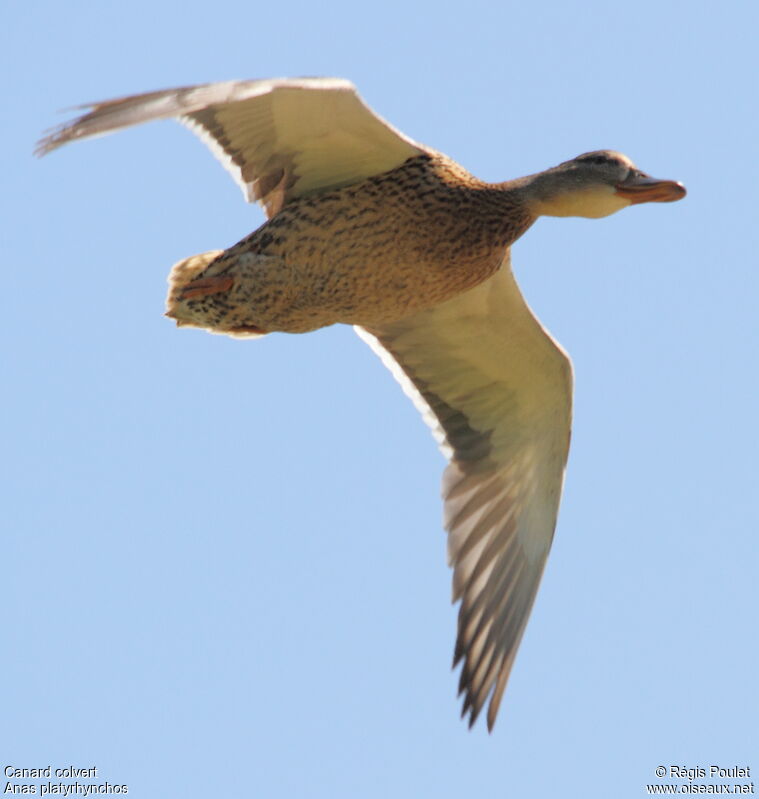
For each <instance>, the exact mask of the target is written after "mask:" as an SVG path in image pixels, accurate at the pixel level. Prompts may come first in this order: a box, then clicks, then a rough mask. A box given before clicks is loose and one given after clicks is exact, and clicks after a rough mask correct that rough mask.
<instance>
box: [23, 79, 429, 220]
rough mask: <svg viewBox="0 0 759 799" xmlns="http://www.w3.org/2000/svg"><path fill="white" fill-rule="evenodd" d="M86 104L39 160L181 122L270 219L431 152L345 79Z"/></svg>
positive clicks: (53, 135) (227, 85)
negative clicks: (92, 141)
mask: <svg viewBox="0 0 759 799" xmlns="http://www.w3.org/2000/svg"><path fill="white" fill-rule="evenodd" d="M81 107H82V108H90V109H91V110H90V111H89V113H87V114H85V115H83V116H81V117H79V118H78V119H75V120H73V121H72V122H69V123H66V124H64V125H61V126H60V127H58V128H56V129H54V130H53V131H51V132H50V133H49V135H48V136H46V137H45V138H43V139H42V140H40V142H39V143H38V144H37V149H36V153H37V154H38V155H45V154H46V153H49V152H51V151H52V150H55V149H56V148H57V147H60V146H61V145H63V144H66V143H68V142H70V141H74V140H75V139H83V138H87V137H89V136H98V135H101V134H104V133H110V132H112V131H116V130H120V129H121V128H126V127H129V126H131V125H138V124H140V123H142V122H150V121H151V120H154V119H169V118H176V119H177V120H178V121H179V122H182V123H183V124H185V125H186V126H187V127H189V128H190V130H192V131H193V132H194V133H196V134H197V135H198V136H199V137H200V138H201V139H202V140H203V141H204V142H205V143H206V144H207V145H208V147H209V148H210V149H211V151H212V152H213V154H214V155H215V156H216V157H217V158H218V159H219V161H221V163H222V164H223V165H224V167H225V168H226V169H227V170H228V171H229V172H230V173H231V174H232V176H233V177H234V179H235V181H236V182H237V184H238V185H239V186H240V187H241V188H242V191H243V194H244V195H245V198H246V199H247V200H248V202H259V203H261V205H262V206H263V207H264V210H265V211H266V214H267V216H269V217H271V216H273V215H274V214H276V213H277V211H279V210H280V209H281V208H282V206H283V205H284V204H285V203H287V202H289V201H290V200H292V199H294V198H296V197H302V196H304V195H307V194H310V193H312V192H316V191H322V190H326V189H333V188H338V187H340V186H346V185H349V184H351V183H356V182H359V181H361V180H364V179H365V178H367V177H371V176H372V175H377V174H380V173H382V172H387V171H389V170H391V169H395V168H396V167H398V166H400V165H401V164H402V163H403V162H404V161H406V160H407V159H408V158H413V157H415V156H418V155H422V154H424V153H426V152H428V150H426V149H425V148H424V147H423V146H421V145H419V144H417V143H415V142H414V141H412V140H411V139H409V138H408V137H406V136H404V135H403V134H402V133H401V132H400V131H398V130H396V129H395V128H394V127H393V126H392V125H390V124H389V123H387V122H385V120H383V119H382V118H381V117H379V116H378V115H377V114H375V113H374V112H373V111H372V110H371V109H370V108H369V107H368V106H367V105H366V104H365V103H364V101H363V100H362V99H361V97H360V96H359V94H358V92H357V90H356V87H355V86H354V85H353V84H352V83H351V82H350V81H347V80H343V79H341V78H300V79H294V80H291V79H285V78H282V79H274V80H245V81H227V82H224V83H208V84H204V85H199V86H188V87H184V88H179V89H165V90H163V91H157V92H149V93H147V94H138V95H133V96H131V97H122V98H120V99H116V100H107V101H105V102H100V103H91V104H88V105H86V106H81Z"/></svg>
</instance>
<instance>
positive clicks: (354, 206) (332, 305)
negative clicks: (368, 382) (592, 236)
mask: <svg viewBox="0 0 759 799" xmlns="http://www.w3.org/2000/svg"><path fill="white" fill-rule="evenodd" d="M532 221H533V218H532V217H531V216H530V214H529V213H528V212H527V211H526V210H525V209H524V208H523V207H522V206H521V205H519V204H518V203H516V202H515V200H514V199H513V197H510V196H509V194H508V192H505V191H503V190H502V189H499V188H498V187H497V186H494V185H491V184H487V183H484V182H482V181H479V180H477V179H476V178H474V177H473V176H472V175H470V174H469V173H468V172H466V170H464V169H462V168H461V167H460V166H458V165H457V164H456V163H455V162H453V161H451V160H450V159H448V158H446V157H445V156H442V155H437V154H434V155H424V156H419V157H417V158H412V159H409V160H408V161H407V162H406V163H404V164H403V165H402V166H401V167H399V168H398V169H395V170H393V171H391V172H386V173H383V174H381V175H377V176H375V177H372V178H369V179H368V180H365V181H363V182H361V183H358V184H355V185H352V186H346V187H344V188H341V189H337V190H334V191H330V192H326V193H315V194H313V195H310V196H306V197H302V198H299V199H297V200H295V201H294V202H291V203H289V204H288V205H286V206H285V207H284V208H283V209H282V210H281V211H280V212H279V213H278V214H276V215H275V216H274V217H273V218H272V219H271V220H269V221H268V222H267V223H266V224H264V225H263V226H262V227H260V228H259V229H258V230H256V231H255V232H254V233H252V234H251V235H250V236H248V237H247V238H245V239H243V240H242V241H241V242H239V243H238V244H236V245H235V246H234V247H231V248H230V249H229V250H227V251H225V252H224V253H223V255H222V256H220V258H219V259H217V261H216V262H214V264H212V265H211V266H210V267H209V269H208V270H207V272H208V273H209V274H214V273H215V274H220V273H222V272H223V273H227V272H228V273H230V274H234V273H235V270H236V265H237V262H238V261H239V260H240V258H241V256H244V260H245V261H246V263H247V265H248V269H247V273H246V277H245V280H246V281H251V280H253V282H254V283H255V282H257V283H258V285H257V286H255V285H249V286H247V287H246V290H245V291H244V292H241V293H240V297H243V296H244V297H245V303H246V304H247V303H249V304H250V308H249V312H250V323H251V324H255V325H257V326H258V327H261V328H263V329H266V330H285V331H290V332H303V331H305V330H312V329H315V328H317V327H323V326H325V325H329V324H333V323H335V322H346V323H350V324H362V325H371V324H377V323H381V322H387V321H392V320H395V319H400V318H402V317H404V316H407V315H408V314H409V313H412V312H414V311H416V310H420V309H422V308H427V307H431V306H433V305H437V304H439V303H441V302H444V301H445V300H447V299H450V298H452V297H454V296H456V295H458V294H460V293H461V292H463V291H466V290H467V289H469V288H472V287H474V286H475V285H477V284H479V283H481V282H482V281H483V280H485V279H487V278H488V277H490V275H492V274H493V273H494V272H495V270H496V269H497V268H498V266H499V265H500V263H501V261H502V260H503V256H504V254H505V251H506V249H507V247H508V246H509V245H510V244H511V243H512V242H513V241H514V240H515V239H516V238H518V237H519V236H520V235H521V234H522V233H523V232H524V231H525V230H526V229H527V228H528V227H529V226H530V224H531V223H532ZM252 254H260V255H265V256H277V257H278V259H280V260H279V261H276V260H272V259H271V258H269V259H268V260H267V261H265V263H266V268H262V269H261V270H260V274H258V275H257V277H255V278H251V277H250V268H249V266H250V256H251V255H252ZM277 262H279V263H280V264H281V269H282V270H283V271H285V272H286V274H287V278H286V279H287V280H288V281H290V282H292V283H294V285H293V286H292V291H291V292H288V293H287V297H288V300H287V303H285V304H283V303H282V302H278V303H277V304H276V306H275V305H272V304H271V303H270V302H269V298H270V295H271V292H270V291H269V290H268V288H269V286H268V285H267V284H268V283H269V281H271V282H274V283H277V284H278V285H281V283H282V279H283V276H282V275H274V274H273V273H272V271H271V270H272V269H273V267H272V263H277ZM278 296H279V297H280V299H281V297H282V294H281V293H280V295H278ZM207 299H208V300H211V298H207ZM225 301H226V302H228V298H227V299H226V300H225ZM238 316H239V313H238Z"/></svg>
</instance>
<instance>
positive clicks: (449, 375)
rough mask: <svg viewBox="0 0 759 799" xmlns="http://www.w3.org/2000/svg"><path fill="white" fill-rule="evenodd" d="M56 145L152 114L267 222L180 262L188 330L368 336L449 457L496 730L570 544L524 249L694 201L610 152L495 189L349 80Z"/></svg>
mask: <svg viewBox="0 0 759 799" xmlns="http://www.w3.org/2000/svg"><path fill="white" fill-rule="evenodd" d="M90 107H91V109H92V110H91V111H90V113H87V114H86V115H84V116H82V117H81V118H79V119H77V120H75V121H73V122H72V123H70V124H68V125H64V126H62V127H61V128H59V129H57V130H55V131H54V132H53V133H52V134H51V135H49V136H48V137H47V138H45V139H43V140H42V141H41V142H40V143H39V146H38V150H37V152H38V153H39V154H45V153H47V152H50V151H51V150H54V149H55V148H56V147H59V146H61V145H62V144H66V143H67V142H70V141H73V140H75V139H79V138H86V137H88V136H95V135H98V134H102V133H108V132H110V131H114V130H118V129H120V128H124V127H127V126H129V125H136V124H138V123H141V122H147V121H149V120H153V119H164V118H169V117H173V118H176V119H178V120H179V121H180V122H182V123H184V124H185V125H187V126H188V127H189V128H190V129H191V130H192V131H193V132H195V133H197V134H198V135H199V136H200V138H201V139H202V140H203V141H204V142H205V143H206V144H207V145H208V146H209V147H210V149H211V150H212V152H213V153H214V155H215V156H216V157H217V158H218V159H219V160H220V161H221V162H222V163H223V164H224V166H225V167H226V168H227V169H228V170H229V171H230V172H231V173H232V175H233V177H234V178H235V180H236V181H237V182H238V184H239V185H240V186H241V187H242V190H243V193H244V194H245V196H246V198H247V199H248V200H249V201H254V200H255V201H257V202H260V203H261V204H262V205H263V207H264V209H265V211H266V214H267V216H268V221H267V222H266V223H265V224H263V225H262V226H261V227H260V228H259V229H258V230H256V231H255V232H254V233H252V234H251V235H250V236H248V237H247V238H245V239H243V240H242V241H241V242H239V243H238V244H235V245H234V246H233V247H230V248H229V249H228V250H214V251H212V252H207V253H203V254H201V255H196V256H193V257H191V258H187V259H186V260H184V261H181V262H180V263H178V264H177V265H176V266H175V267H174V268H173V269H172V272H171V275H170V278H169V284H170V287H169V296H168V301H167V314H168V315H169V316H171V317H172V318H174V319H175V320H176V321H177V324H179V325H190V326H195V327H202V328H205V329H207V330H210V331H212V332H215V333H226V334H229V335H237V336H260V335H264V334H266V333H270V332H273V331H285V332H290V333H303V332H306V331H309V330H314V329H316V328H319V327H323V326H325V325H330V324H333V323H335V322H346V323H349V324H354V325H356V331H357V332H358V334H359V335H360V336H361V337H362V338H363V339H364V340H365V341H366V342H367V343H368V344H369V345H370V346H371V347H372V349H373V350H374V351H375V352H376V353H377V354H378V355H379V356H380V358H381V359H382V361H383V362H384V363H385V364H386V365H387V366H388V368H389V369H390V371H391V372H392V373H393V375H394V376H395V377H396V378H397V379H398V380H399V382H400V383H401V385H402V387H403V389H404V391H405V392H406V393H407V394H408V395H409V397H410V398H411V399H412V400H413V402H414V404H415V405H416V406H417V408H418V409H419V410H420V411H421V413H422V415H423V416H424V419H425V421H426V422H427V424H428V425H429V426H430V427H431V428H432V431H433V434H434V435H435V438H436V439H437V441H438V443H439V444H440V447H441V449H442V450H443V453H444V454H445V456H446V457H447V458H448V460H449V463H448V466H447V468H446V470H445V474H444V476H443V497H444V500H445V527H446V529H447V531H448V549H449V557H450V562H451V565H452V566H453V570H454V574H453V597H454V600H460V601H461V605H460V608H459V620H458V637H457V641H456V649H455V654H454V665H456V664H458V663H459V662H462V670H461V680H460V692H461V693H463V694H464V705H463V711H462V715H463V714H465V713H469V722H470V726H471V724H473V723H474V721H475V720H476V718H477V716H478V715H479V713H480V711H481V710H482V708H483V706H484V705H485V703H486V701H487V700H488V697H490V704H489V707H488V714H487V720H488V727H489V728H492V726H493V723H494V721H495V717H496V713H497V712H498V706H499V703H500V701H501V697H502V695H503V691H504V688H505V686H506V681H507V679H508V675H509V671H510V670H511V666H512V663H513V661H514V656H515V654H516V651H517V647H518V645H519V641H520V639H521V637H522V634H523V632H524V629H525V625H526V623H527V618H528V616H529V613H530V609H531V607H532V604H533V602H534V599H535V594H536V592H537V588H538V584H539V582H540V578H541V574H542V572H543V567H544V565H545V561H546V557H547V555H548V551H549V548H550V545H551V540H552V538H553V532H554V527H555V524H556V516H557V512H558V507H559V499H560V495H561V488H562V482H563V476H564V467H565V463H566V459H567V452H568V447H569V433H570V424H571V399H572V368H571V364H570V361H569V359H568V357H567V355H566V354H565V353H564V351H563V350H562V349H561V348H560V347H559V346H558V345H557V343H556V342H555V341H553V339H552V338H551V337H550V336H549V335H548V333H547V332H546V331H545V330H544V329H543V327H542V326H541V325H540V323H539V322H538V321H537V319H536V318H535V317H534V316H533V314H532V313H531V311H530V309H529V307H528V306H527V304H526V303H525V301H524V299H523V298H522V295H521V294H520V292H519V289H518V287H517V285H516V282H515V280H514V276H513V274H512V271H511V267H510V263H509V247H510V245H511V244H512V242H514V241H515V240H516V239H517V238H518V237H519V236H521V235H522V234H523V233H524V232H525V231H526V230H527V229H528V228H529V227H530V225H532V223H533V222H534V221H535V220H536V219H537V217H539V216H541V215H548V216H585V217H593V218H596V217H602V216H607V215H608V214H612V213H614V212H615V211H618V210H620V209H621V208H625V207H627V206H628V205H633V204H636V203H644V202H669V201H672V200H679V199H681V198H682V197H684V196H685V189H684V188H683V186H682V185H681V184H680V183H677V182H674V181H671V180H657V179H655V178H651V177H649V176H648V175H645V174H644V173H642V172H641V171H640V170H638V169H637V168H636V167H635V165H634V164H633V163H632V161H630V159H629V158H627V157H626V156H624V155H622V154H620V153H617V152H612V151H606V150H604V151H597V152H592V153H586V154H584V155H580V156H578V157H577V158H574V159H572V160H571V161H565V162H564V163H562V164H560V165H559V166H557V167H553V168H552V169H548V170H546V171H545V172H540V173H538V174H536V175H530V176H528V177H524V178H519V179H517V180H512V181H507V182H505V183H496V184H493V183H485V182H483V181H481V180H478V179H477V178H475V177H473V176H472V175H470V174H469V173H468V172H467V171H466V170H464V169H463V168H462V167H460V166H459V165H458V164H456V163H455V162H454V161H452V160H451V159H449V158H447V157H446V156H445V155H442V154H441V153H438V152H436V151H435V150H432V149H430V148H428V147H425V146H423V145H421V144H418V143H417V142H414V141H412V140H411V139H409V138H407V137H406V136H404V135H403V134H402V133H400V132H399V131H397V130H395V128H393V127H392V126H390V125H389V124H388V123H387V122H385V121H384V120H382V119H381V118H380V117H378V116H377V115H376V114H374V113H373V112H372V111H371V110H370V109H369V108H368V107H367V106H366V105H364V103H363V101H362V100H361V98H360V97H359V96H358V94H357V93H356V89H355V87H354V86H353V84H351V83H350V82H348V81H345V80H340V79H336V78H304V79H298V80H287V79H281V80H255V81H230V82H226V83H215V84H209V85H203V86H194V87H188V88H182V89H169V90H166V91H158V92H151V93H148V94H141V95H137V96H133V97H125V98H123V99H119V100H110V101H107V102H103V103H97V104H94V105H92V106H90Z"/></svg>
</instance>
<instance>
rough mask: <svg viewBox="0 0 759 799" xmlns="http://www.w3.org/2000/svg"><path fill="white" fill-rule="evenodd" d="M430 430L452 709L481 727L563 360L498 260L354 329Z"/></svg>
mask: <svg viewBox="0 0 759 799" xmlns="http://www.w3.org/2000/svg"><path fill="white" fill-rule="evenodd" d="M356 330H357V332H358V334H359V335H360V336H361V337H362V338H363V339H364V340H365V341H366V342H367V343H368V344H369V345H370V346H371V347H372V348H373V349H374V351H375V352H376V353H377V354H378V355H379V356H380V358H381V359H382V360H383V362H384V363H385V365H386V366H387V367H388V368H389V369H390V371H391V372H392V373H393V375H394V376H395V377H396V379H397V380H398V381H399V382H400V383H401V386H402V387H403V389H404V391H405V392H406V394H408V396H409V397H410V398H411V399H412V400H413V402H414V403H415V405H416V406H417V408H418V409H419V410H420V411H421V413H422V415H423V417H424V419H425V421H426V422H427V424H428V425H429V426H430V427H431V428H432V431H433V434H434V436H435V438H436V439H437V441H438V443H439V444H440V447H441V449H442V451H443V454H444V455H445V456H446V457H447V458H448V461H449V463H448V466H447V468H446V469H445V473H444V475H443V487H442V493H443V499H444V520H445V527H446V529H447V531H448V556H449V562H450V565H451V566H452V567H453V601H454V602H455V601H460V602H461V604H460V607H459V616H458V636H457V641H456V648H455V654H454V666H456V665H457V664H458V663H462V670H461V678H460V685H459V692H460V693H463V694H464V704H463V709H462V716H463V715H465V714H466V713H469V725H470V726H471V725H472V724H474V722H475V720H476V719H477V716H478V715H479V713H480V711H481V710H482V708H483V706H484V704H485V703H486V701H487V699H488V697H490V705H489V708H488V713H487V722H488V728H489V729H492V727H493V724H494V722H495V717H496V714H497V712H498V706H499V703H500V701H501V697H502V695H503V691H504V688H505V687H506V681H507V679H508V676H509V672H510V670H511V667H512V664H513V662H514V657H515V655H516V651H517V648H518V646H519V642H520V640H521V637H522V634H523V632H524V629H525V625H526V623H527V619H528V616H529V613H530V610H531V608H532V605H533V602H534V600H535V594H536V592H537V589H538V585H539V583H540V578H541V575H542V573H543V568H544V566H545V562H546V557H547V555H548V551H549V549H550V546H551V541H552V539H553V533H554V528H555V526H556V517H557V514H558V509H559V500H560V496H561V489H562V484H563V479H564V468H565V464H566V460H567V453H568V449H569V438H570V425H571V405H572V366H571V362H570V360H569V358H568V357H567V355H566V354H565V353H564V351H563V350H562V349H561V348H560V347H559V345H558V344H557V343H556V342H555V341H554V340H553V339H552V338H551V337H550V335H549V334H548V333H547V332H546V331H545V330H544V329H543V327H542V326H541V325H540V323H539V322H538V320H537V319H536V318H535V316H534V315H533V314H532V312H531V310H530V308H529V307H528V305H527V304H526V302H525V301H524V299H523V297H522V295H521V293H520V291H519V288H518V287H517V284H516V282H515V280H514V276H513V274H512V272H511V268H510V265H509V262H508V257H507V259H506V260H505V262H504V264H503V265H502V267H501V269H500V270H499V271H498V272H496V273H495V275H493V277H491V278H489V279H488V280H487V281H485V282H484V283H482V284H480V285H479V286H477V287H476V288H474V289H472V290H471V291H468V292H466V293H464V294H462V295H460V296H459V297H456V298H455V299H453V300H450V301H448V302H446V303H443V304H441V305H439V306H437V307H435V308H432V309H429V310H425V311H422V312H420V313H417V314H414V315H412V316H409V317H406V318H405V319H402V320H400V321H397V322H393V323H390V324H385V325H382V326H379V327H374V328H371V329H364V328H356Z"/></svg>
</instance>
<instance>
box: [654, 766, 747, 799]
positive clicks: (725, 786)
mask: <svg viewBox="0 0 759 799" xmlns="http://www.w3.org/2000/svg"><path fill="white" fill-rule="evenodd" d="M654 774H655V776H656V777H657V778H658V779H660V780H666V782H660V783H657V784H655V785H646V793H647V794H653V795H662V794H665V795H666V794H694V793H706V794H737V795H751V794H753V793H754V783H753V780H752V778H751V766H714V765H711V766H680V765H677V766H674V765H669V766H657V767H656V768H655V769H654Z"/></svg>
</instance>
